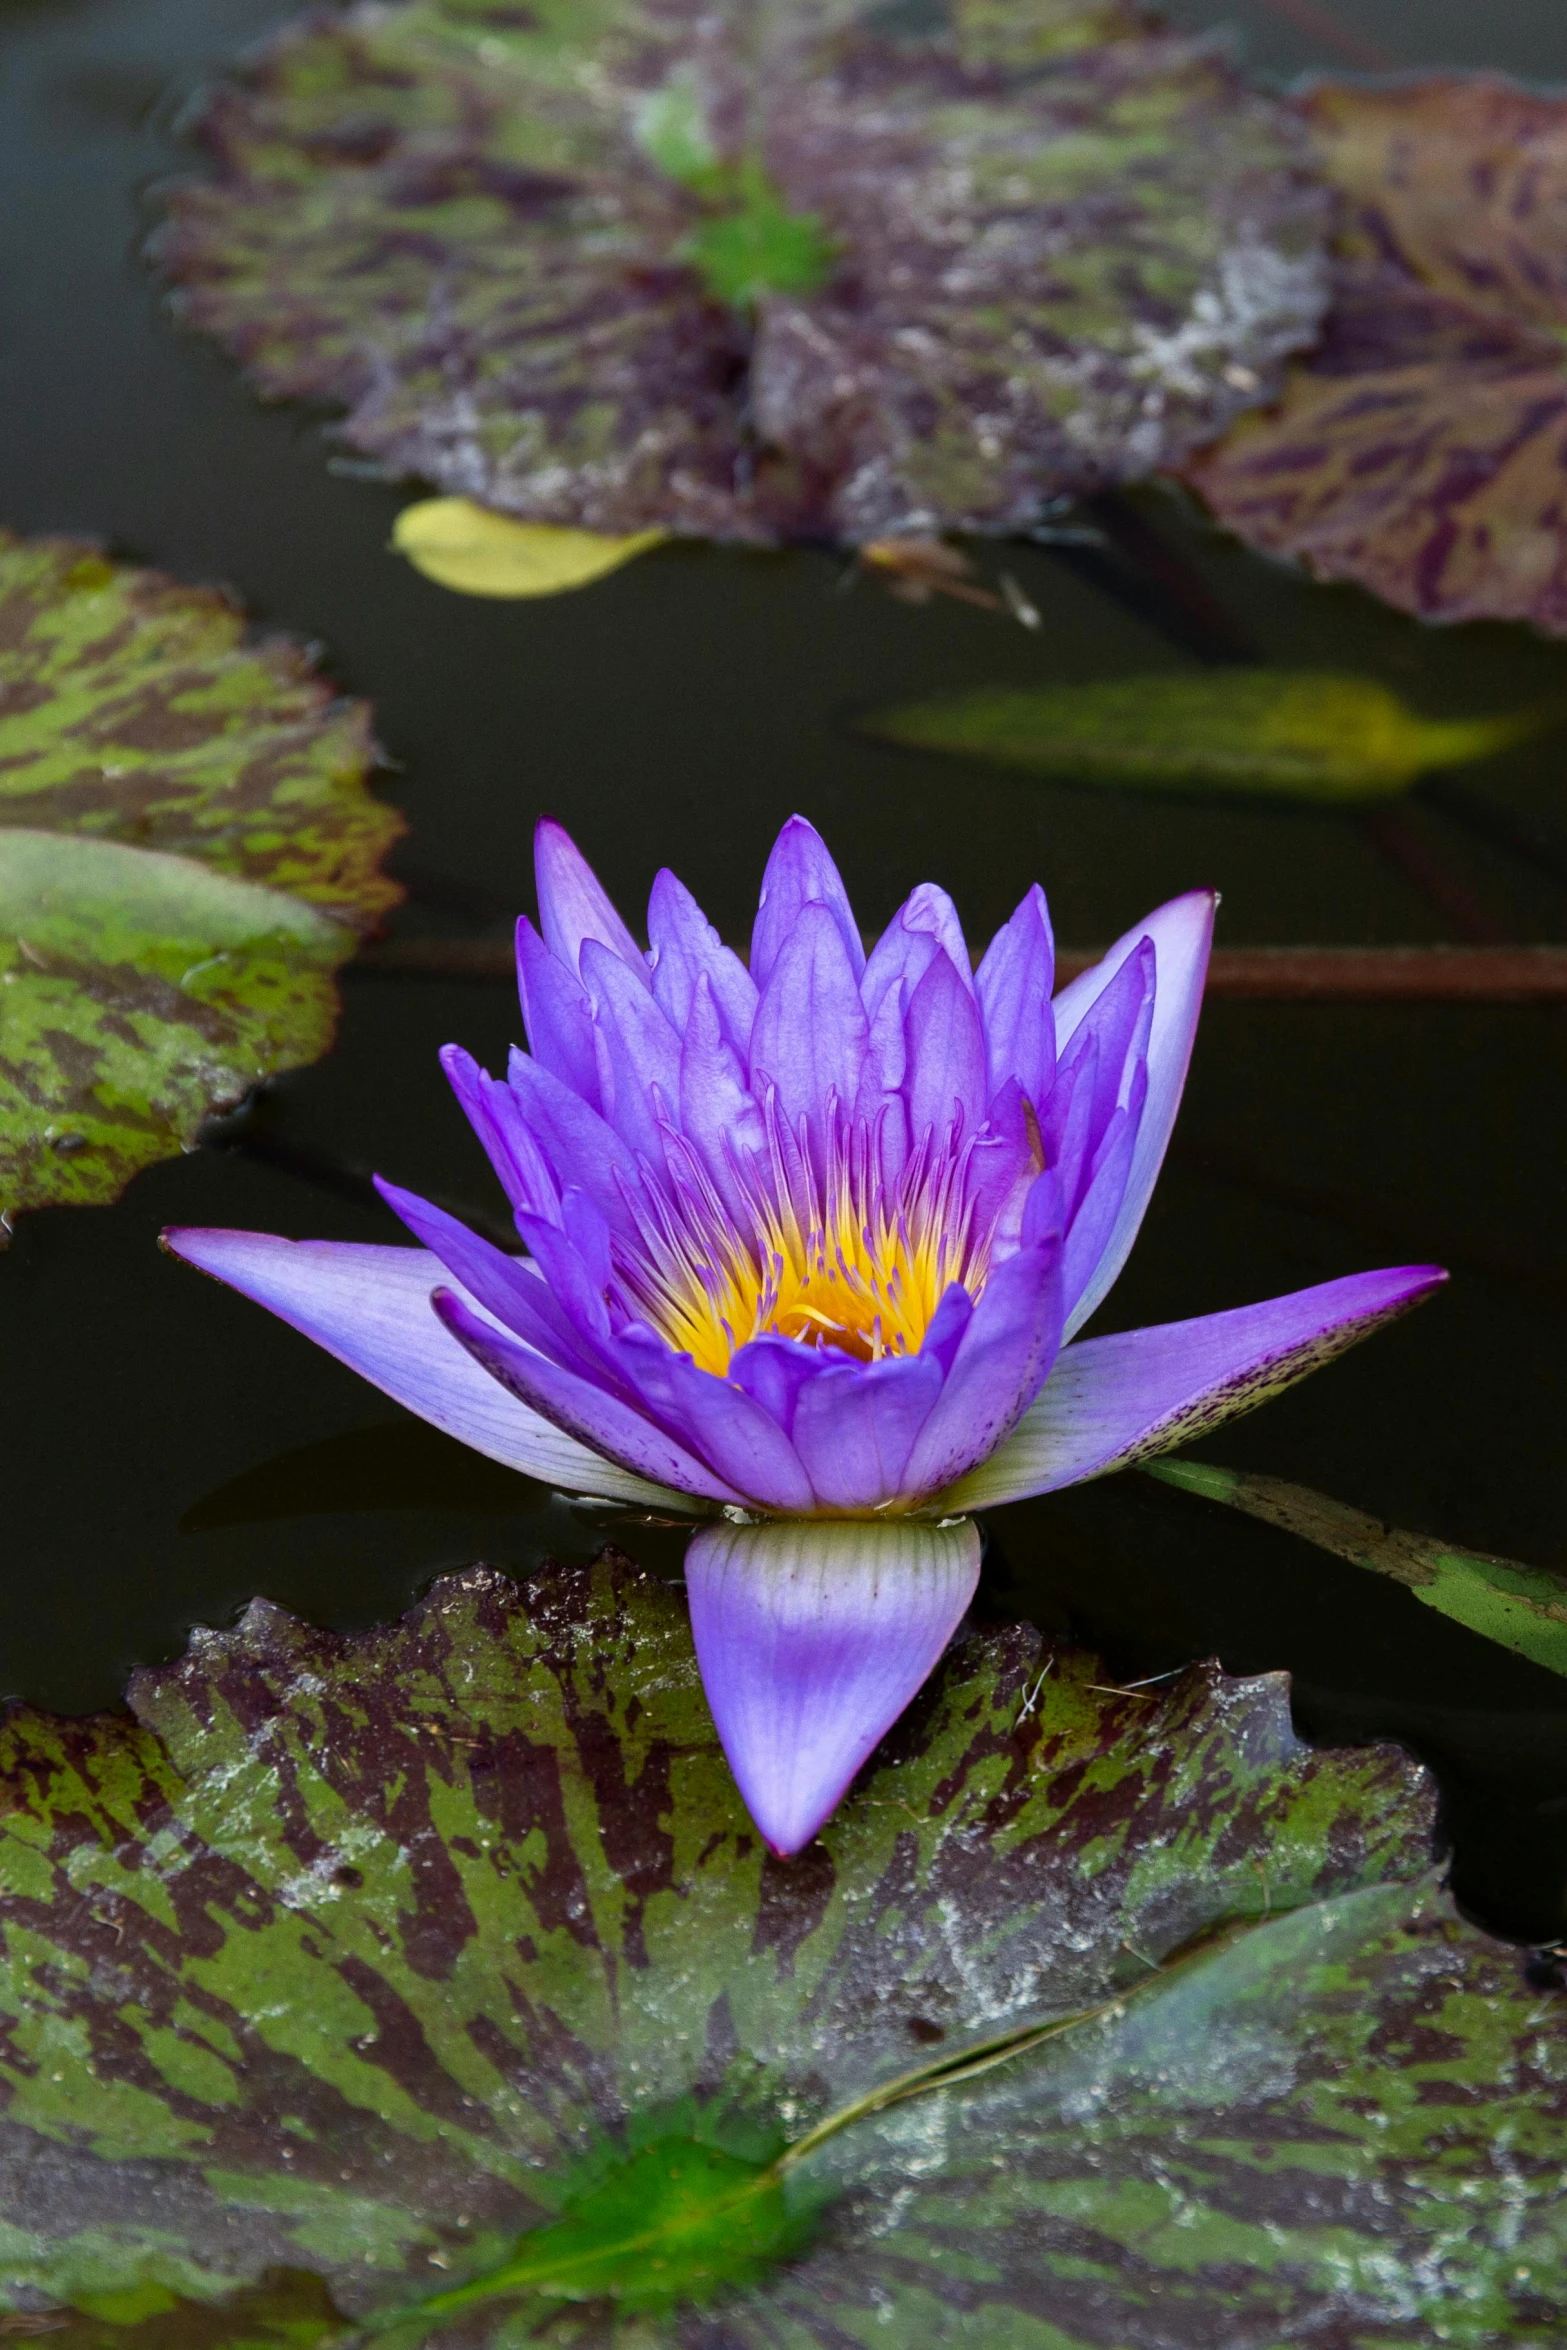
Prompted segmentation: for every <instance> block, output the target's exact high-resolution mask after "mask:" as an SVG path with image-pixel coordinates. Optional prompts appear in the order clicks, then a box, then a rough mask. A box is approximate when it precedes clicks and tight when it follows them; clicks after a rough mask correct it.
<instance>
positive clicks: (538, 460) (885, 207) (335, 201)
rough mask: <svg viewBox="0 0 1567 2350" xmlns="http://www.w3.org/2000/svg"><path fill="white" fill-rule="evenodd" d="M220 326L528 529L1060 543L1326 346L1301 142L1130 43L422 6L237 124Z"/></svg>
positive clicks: (209, 246)
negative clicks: (1051, 505)
mask: <svg viewBox="0 0 1567 2350" xmlns="http://www.w3.org/2000/svg"><path fill="white" fill-rule="evenodd" d="M200 130H201V134H202V136H203V138H204V139H205V141H206V143H207V145H208V147H209V148H210V149H211V150H212V152H213V154H214V156H215V158H216V163H217V173H216V176H215V177H214V178H212V179H210V180H207V181H205V182H191V183H187V184H184V185H182V186H180V187H177V188H176V189H174V190H173V191H172V193H171V195H170V197H169V204H170V208H171V217H170V219H169V221H168V223H167V225H166V226H165V228H164V229H163V231H162V232H161V234H160V238H159V240H158V246H159V251H160V257H161V260H162V262H163V265H164V266H165V268H166V269H167V271H168V272H169V274H170V275H171V276H172V278H173V279H174V280H175V282H176V285H177V287H178V294H177V301H178V305H179V308H180V310H181V312H182V314H183V315H184V316H185V317H186V318H188V319H189V320H190V321H191V322H192V323H194V324H196V325H198V326H201V327H204V328H206V329H208V330H209V331H211V332H213V333H215V334H217V335H218V336H220V337H221V338H222V339H223V340H224V341H225V342H226V343H227V344H228V346H229V347H230V348H231V349H232V350H233V351H234V352H235V353H236V354H237V355H238V356H239V357H240V358H241V359H242V360H243V361H244V362H245V364H246V365H247V366H248V367H249V369H250V371H251V374H252V376H253V378H254V380H255V382H256V384H257V385H258V387H259V388H260V389H261V390H262V391H263V392H265V393H267V394H270V395H272V396H278V397H290V398H304V399H312V400H321V399H327V400H331V401H334V402H337V403H339V404H341V405H342V406H344V407H346V408H347V409H348V411H349V414H348V418H347V421H346V423H345V424H344V426H343V427H342V431H343V433H344V436H345V437H346V438H347V440H348V441H349V442H350V443H352V445H353V446H354V447H356V448H358V449H360V450H362V451H364V452H365V453H366V454H368V455H370V456H372V457H374V458H376V459H377V460H379V461H381V462H383V463H385V464H387V465H389V466H390V467H392V468H394V469H396V470H398V471H400V472H403V473H406V474H411V475H419V476H423V477H424V478H425V479H427V480H429V481H431V482H433V483H435V484H436V485H437V486H438V487H439V488H440V489H441V490H443V491H445V492H447V493H450V494H452V495H456V496H461V497H467V498H472V499H475V500H477V501H478V502H479V503H481V504H483V505H486V506H489V507H493V508H497V509H500V510H502V511H504V512H506V513H510V514H513V515H516V516H518V517H520V518H522V519H524V520H527V521H533V522H546V523H555V524H561V525H569V526H574V527H577V528H583V529H588V530H593V531H598V532H603V533H606V534H609V535H624V534H631V533H635V532H638V531H641V530H646V529H667V530H672V531H678V532H684V533H687V534H691V535H696V536H706V537H713V538H729V539H740V540H751V541H756V542H761V543H769V542H772V541H775V540H777V539H780V538H784V539H786V538H791V537H815V538H822V537H831V538H837V539H842V540H848V541H854V542H866V541H872V540H876V539H881V538H886V537H888V536H890V535H896V534H899V533H907V532H911V531H912V532H916V533H918V534H921V535H924V536H929V535H930V533H931V532H933V531H935V530H939V529H942V528H947V527H967V528H972V529H979V530H987V529H988V530H1006V529H1012V528H1016V527H1019V526H1026V525H1027V524H1028V523H1029V522H1031V521H1032V520H1034V519H1035V518H1036V517H1037V516H1038V514H1039V512H1040V510H1041V508H1042V507H1043V505H1044V504H1045V503H1046V502H1047V501H1048V499H1049V498H1050V497H1052V496H1054V495H1057V494H1060V493H1062V492H1064V491H1076V490H1082V489H1086V488H1091V487H1094V486H1098V485H1101V484H1103V483H1106V482H1110V481H1116V480H1121V479H1125V478H1128V477H1130V476H1135V475H1139V474H1144V473H1147V472H1148V471H1150V470H1151V469H1152V468H1153V467H1155V466H1157V465H1159V464H1162V463H1172V462H1174V461H1176V460H1177V459H1178V458H1179V457H1180V456H1182V455H1183V454H1184V453H1185V452H1186V451H1188V450H1189V449H1191V448H1193V447H1194V446H1196V445H1197V444H1198V443H1199V442H1201V441H1202V440H1204V439H1207V438H1211V437H1212V435H1213V434H1214V433H1215V432H1216V431H1218V430H1221V429H1222V428H1223V426H1224V425H1225V424H1226V423H1228V421H1229V420H1230V419H1231V418H1232V417H1233V416H1234V415H1236V414H1237V413H1239V411H1240V410H1241V409H1243V408H1245V407H1246V406H1248V405H1250V404H1251V403H1253V402H1255V401H1256V400H1257V399H1259V398H1261V397H1264V396H1266V394H1267V392H1268V390H1269V389H1270V387H1271V386H1272V385H1273V384H1274V383H1275V382H1276V380H1277V371H1278V367H1279V364H1280V362H1281V361H1282V359H1283V358H1284V356H1285V355H1286V354H1287V353H1288V352H1289V351H1291V350H1293V349H1296V348H1298V347H1299V346H1300V345H1302V344H1303V343H1305V342H1308V341H1309V340H1310V339H1311V337H1312V336H1313V334H1314V333H1315V331H1316V328H1317V325H1318V322H1319V319H1320V315H1321V310H1322V306H1323V301H1324V298H1325V274H1324V268H1323V263H1322V256H1321V240H1322V235H1323V230H1324V223H1325V214H1324V209H1323V198H1322V196H1321V192H1320V190H1319V188H1318V187H1317V186H1316V184H1315V182H1314V181H1313V180H1312V178H1311V176H1310V174H1309V172H1307V171H1306V170H1305V169H1304V168H1303V152H1304V146H1303V140H1302V136H1301V132H1300V129H1299V126H1298V124H1297V123H1296V122H1295V121H1294V119H1293V117H1292V116H1291V115H1290V113H1289V112H1288V110H1287V109H1286V108H1284V107H1282V106H1281V105H1279V104H1278V103H1276V102H1275V101H1274V100H1272V99H1270V98H1267V97H1265V96H1262V95H1261V94H1258V93H1255V92H1248V91H1247V90H1246V89H1245V88H1244V86H1243V85H1242V84H1241V82H1240V80H1239V79H1238V77H1237V76H1236V75H1235V73H1234V72H1233V71H1232V70H1231V69H1230V67H1229V66H1228V65H1227V64H1226V63H1225V62H1224V61H1223V60H1222V59H1221V58H1219V57H1218V56H1217V55H1215V54H1214V53H1212V52H1211V51H1209V50H1207V49H1205V48H1203V47H1201V46H1200V45H1193V44H1191V43H1188V42H1182V41H1179V40H1176V39H1174V38H1171V37H1168V36H1162V35H1158V34H1154V33H1149V32H1148V31H1147V29H1146V28H1145V27H1142V26H1140V25H1139V24H1138V23H1137V22H1136V21H1135V19H1134V16H1133V12H1131V11H1122V10H1120V9H1118V8H1116V7H1114V6H1108V7H1106V6H1094V7H1081V6H1075V5H1060V4H1055V5H1052V4H1049V0H1046V4H1043V5H1042V4H1040V0H969V4H968V5H963V4H962V0H955V4H954V5H953V6H952V8H951V10H950V13H948V12H943V11H941V10H937V11H935V12H933V13H932V14H931V16H930V18H929V21H928V22H926V21H925V19H924V17H923V14H922V20H921V22H920V24H919V25H918V26H915V25H913V24H912V22H911V24H910V25H908V26H900V24H899V22H898V19H897V15H896V12H894V11H891V10H887V9H880V8H865V9H861V10H855V9H854V8H851V7H848V6H843V5H833V4H831V0H789V4H788V5H779V6H774V7H770V8H767V9H756V8H753V7H750V6H747V5H745V4H744V0H726V4H725V5H723V6H721V7H718V8H713V7H708V6H705V5H699V4H698V0H661V4H658V5H655V4H653V0H597V4H595V5H594V6H592V7H590V8H585V9H584V8H576V7H568V6H566V5H564V4H563V0H543V4H542V5H540V6H538V7H529V8H527V9H520V8H513V7H506V6H484V5H475V4H473V0H402V4H401V5H395V6H391V7H384V6H375V7H369V6H366V7H361V8H358V9H355V10H352V11H350V12H349V13H348V14H346V15H345V16H342V17H337V18H332V19H324V18H321V17H315V18H312V19H309V20H307V22H305V23H304V24H303V25H301V26H297V27H294V28H292V29H290V30H289V31H287V32H285V33H284V34H282V35H280V36H279V37H278V38H277V39H276V40H275V41H273V43H272V44H271V45H270V46H269V47H268V48H267V49H265V50H264V51H262V52H261V53H260V55H259V56H258V57H256V58H253V59H252V60H251V61H250V62H249V63H248V64H247V65H246V66H245V68H244V69H243V70H242V72H241V73H240V74H239V76H238V77H237V78H236V79H234V80H233V81H231V82H230V83H229V84H228V85H227V86H226V87H224V88H223V89H221V90H220V91H218V93H217V94H216V95H215V96H214V97H213V98H212V99H211V100H210V101H209V103H208V105H207V107H206V109H205V112H204V114H203V116H202V118H201V123H200Z"/></svg>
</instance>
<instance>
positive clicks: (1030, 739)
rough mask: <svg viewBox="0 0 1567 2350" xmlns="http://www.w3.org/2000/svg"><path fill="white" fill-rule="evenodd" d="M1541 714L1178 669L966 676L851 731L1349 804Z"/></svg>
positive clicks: (1183, 786)
mask: <svg viewBox="0 0 1567 2350" xmlns="http://www.w3.org/2000/svg"><path fill="white" fill-rule="evenodd" d="M1550 723H1552V720H1551V718H1550V717H1549V716H1548V715H1547V714H1545V713H1543V712H1537V711H1520V712H1516V713H1513V714H1510V715H1504V716H1501V717H1496V718H1422V717H1420V716H1419V715H1418V713H1417V712H1415V711H1413V710H1411V709H1410V708H1409V707H1408V705H1407V704H1406V703H1404V702H1402V701H1400V700H1399V698H1398V696H1397V694H1395V693H1392V692H1391V691H1390V690H1389V689H1388V688H1387V687H1386V686H1384V685H1379V684H1378V683H1377V681H1376V680H1375V679H1374V678H1369V677H1341V676H1337V675H1333V674H1331V673H1326V672H1319V671H1315V670H1309V669H1220V670H1210V671H1207V672H1204V673H1199V674H1195V675H1189V676H1188V675H1182V674H1181V673H1180V672H1179V671H1175V672H1171V673H1159V674H1156V675H1153V676H1149V677H1108V678H1102V679H1099V680H1096V681H1095V682H1094V683H1093V684H1091V685H1041V686H974V687H971V688H970V689H969V690H968V691H967V692H964V693H953V694H934V695H932V696H931V697H930V699H929V700H928V701H921V702H899V703H897V704H895V705H894V706H893V707H891V708H890V709H886V710H875V711H872V712H870V713H869V714H868V715H867V716H866V717H863V718H862V719H860V720H859V722H858V731H859V732H860V733H861V734H867V735H870V736H872V737H873V738H874V739H876V740H878V741H881V742H891V743H901V744H904V745H906V746H907V747H908V748H909V749H911V750H920V751H949V752H954V753H956V754H957V755H958V756H959V757H961V758H967V759H982V760H985V761H987V762H989V763H992V764H994V765H997V766H1002V767H1016V768H1021V769H1022V770H1023V771H1024V772H1025V773H1027V774H1030V775H1040V776H1047V777H1050V778H1052V779H1059V780H1061V781H1063V782H1069V783H1108V784H1119V785H1123V786H1127V787H1131V788H1141V789H1144V790H1148V791H1209V792H1225V793H1236V794H1240V795H1244V796H1247V797H1259V798H1264V799H1267V798H1277V799H1292V800H1318V801H1326V802H1338V803H1345V804H1347V803H1353V802H1357V801H1370V800H1384V799H1392V798H1394V797H1396V796H1397V794H1398V793H1400V792H1403V791H1407V790H1408V788H1409V786H1410V785H1411V784H1412V783H1413V782H1414V781H1415V778H1416V777H1417V776H1419V775H1424V774H1426V773H1428V772H1429V771H1430V770H1431V769H1432V768H1434V767H1458V766H1462V765H1464V764H1465V763H1466V762H1467V761H1468V760H1471V759H1484V758H1487V757H1489V756H1490V755H1491V754H1492V753H1493V752H1495V751H1500V750H1505V749H1506V748H1507V747H1508V745H1509V744H1512V743H1516V742H1521V741H1524V740H1525V739H1526V738H1527V737H1528V736H1529V735H1531V734H1536V733H1539V732H1540V731H1542V729H1543V728H1544V727H1545V726H1547V725H1548V724H1550Z"/></svg>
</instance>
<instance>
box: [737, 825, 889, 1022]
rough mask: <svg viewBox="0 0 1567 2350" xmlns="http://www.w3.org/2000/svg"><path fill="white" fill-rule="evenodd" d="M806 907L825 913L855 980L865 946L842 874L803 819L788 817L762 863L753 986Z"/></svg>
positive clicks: (763, 979) (761, 983) (765, 976)
mask: <svg viewBox="0 0 1567 2350" xmlns="http://www.w3.org/2000/svg"><path fill="white" fill-rule="evenodd" d="M812 904H816V905H822V906H825V907H826V908H827V911H828V912H829V913H830V914H831V916H832V918H833V922H834V925H835V926H836V928H837V931H838V935H839V936H840V938H841V939H842V940H843V950H844V953H845V954H846V955H847V956H848V958H849V962H850V965H851V967H852V969H853V972H854V976H855V978H856V979H858V978H859V976H860V973H861V972H862V971H863V970H864V968H865V947H864V944H863V942H862V940H861V938H860V933H859V926H858V924H857V923H856V922H855V919H854V908H853V907H852V906H851V905H850V903H849V893H848V891H847V890H846V889H845V888H844V886H843V876H842V875H841V874H840V873H839V871H838V868H837V866H836V865H835V864H834V863H833V861H832V859H831V857H830V856H829V855H828V854H827V844H826V842H825V841H824V840H823V839H822V836H821V834H820V833H819V832H818V831H817V829H816V827H815V825H814V824H807V822H806V820H805V818H804V817H803V816H791V817H790V819H789V821H788V823H787V824H786V825H785V826H784V828H783V830H782V832H780V834H779V835H778V838H777V840H776V841H775V842H774V843H773V853H772V855H771V856H770V857H769V858H768V860H767V870H766V872H765V873H764V874H763V875H762V894H761V898H760V900H759V902H758V904H757V909H756V921H755V923H754V925H753V926H752V930H751V977H752V978H753V979H754V980H755V982H756V984H757V986H758V987H759V988H764V987H765V986H766V985H767V982H768V980H769V978H770V977H771V975H772V968H773V965H774V964H775V963H776V962H777V960H778V957H779V955H780V954H781V953H782V951H783V947H784V942H785V941H786V939H788V937H789V936H790V934H791V933H792V931H793V929H794V926H795V924H796V923H797V922H798V921H799V919H800V916H801V914H802V912H803V911H804V909H805V908H806V907H807V906H808V905H812Z"/></svg>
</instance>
